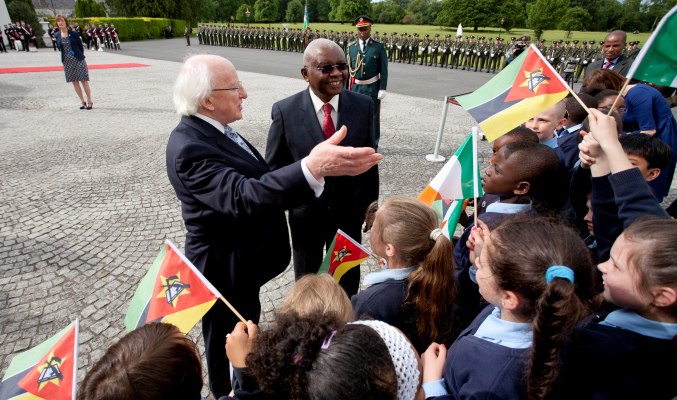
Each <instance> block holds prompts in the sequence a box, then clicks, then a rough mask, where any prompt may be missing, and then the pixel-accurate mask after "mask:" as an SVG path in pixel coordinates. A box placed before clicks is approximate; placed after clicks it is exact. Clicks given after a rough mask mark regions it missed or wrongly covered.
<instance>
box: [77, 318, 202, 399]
mask: <svg viewBox="0 0 677 400" xmlns="http://www.w3.org/2000/svg"><path fill="white" fill-rule="evenodd" d="M201 390H202V365H201V364H200V355H199V353H198V352H197V349H196V347H195V344H194V343H193V341H192V340H190V339H189V338H188V337H186V335H184V334H183V333H181V331H179V329H178V328H177V327H176V326H174V325H171V324H163V323H150V324H147V325H144V326H142V327H139V328H137V329H135V330H133V331H132V332H129V333H128V334H127V335H125V336H124V337H122V339H120V340H119V341H118V342H117V343H115V344H114V345H112V346H111V347H109V348H108V350H106V353H105V354H104V355H103V356H102V357H101V358H100V359H99V360H98V361H97V362H96V363H95V364H94V366H93V367H92V369H91V370H90V371H89V372H87V375H86V376H85V379H84V380H83V381H82V383H81V384H80V387H79V389H78V394H77V399H78V400H89V399H96V400H108V399H110V400H118V399H147V400H152V399H157V400H161V399H195V400H197V399H199V398H200V392H201Z"/></svg>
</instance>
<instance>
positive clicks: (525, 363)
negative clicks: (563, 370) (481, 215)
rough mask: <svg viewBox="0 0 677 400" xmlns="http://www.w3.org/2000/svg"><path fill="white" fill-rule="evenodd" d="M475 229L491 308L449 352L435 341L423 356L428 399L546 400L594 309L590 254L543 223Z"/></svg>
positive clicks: (480, 274) (566, 233)
mask: <svg viewBox="0 0 677 400" xmlns="http://www.w3.org/2000/svg"><path fill="white" fill-rule="evenodd" d="M478 226H479V228H478V229H477V230H475V232H474V233H473V235H472V236H473V240H474V245H475V247H474V267H475V268H476V269H477V283H478V285H479V290H480V293H481V295H482V297H484V299H485V300H486V301H487V302H489V303H490V305H489V306H488V307H486V308H485V309H484V310H483V311H482V312H481V313H480V314H479V315H478V316H477V318H476V319H475V320H474V321H473V322H472V324H470V326H469V327H468V328H466V329H465V330H464V331H463V332H462V333H461V334H460V336H459V338H458V339H457V340H456V342H454V344H453V345H452V346H451V348H450V349H449V351H448V354H447V351H446V347H444V346H443V345H438V344H436V343H433V344H432V345H431V346H430V347H429V348H428V350H427V351H426V353H425V354H424V355H423V360H424V376H423V382H424V389H425V391H426V398H428V397H435V396H443V395H449V394H451V395H452V396H451V397H452V398H465V399H473V398H501V399H524V398H528V399H543V398H545V397H546V396H547V395H548V394H549V392H550V388H551V387H552V385H553V384H554V383H555V382H556V381H557V379H558V371H559V368H560V359H561V355H560V349H561V348H562V345H563V344H564V343H565V342H566V341H567V338H568V336H569V334H570V332H571V331H572V329H573V327H574V325H576V324H577V323H578V322H580V321H581V320H582V319H583V318H584V317H585V316H587V315H589V314H590V312H591V311H592V309H594V308H595V307H596V305H597V301H596V299H597V297H598V296H597V295H596V293H595V290H594V281H593V276H594V268H593V265H592V261H591V259H590V255H589V252H588V251H587V250H586V249H587V248H586V246H585V243H583V241H582V240H581V239H580V238H579V237H578V235H577V234H576V233H575V232H574V231H573V230H571V229H570V228H567V227H565V226H563V225H561V224H558V223H555V222H551V221H548V220H545V219H540V218H539V219H534V218H533V217H532V218H527V217H516V218H514V219H511V220H509V221H506V222H504V223H503V224H501V225H500V226H499V227H497V228H496V229H494V230H493V231H491V232H489V230H488V228H487V227H486V225H484V224H483V223H481V221H480V223H479V224H478ZM442 377H444V379H441V378H442Z"/></svg>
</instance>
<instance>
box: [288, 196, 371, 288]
mask: <svg viewBox="0 0 677 400" xmlns="http://www.w3.org/2000/svg"><path fill="white" fill-rule="evenodd" d="M306 211H307V213H306V214H305V215H303V216H296V215H294V214H295V213H296V210H292V211H290V212H289V228H290V230H291V238H292V251H293V255H294V275H295V278H296V280H298V279H300V278H301V277H302V276H303V275H305V274H315V273H317V271H318V270H319V269H320V265H321V264H322V260H323V259H324V250H325V249H327V251H329V246H331V242H332V241H333V240H334V236H335V235H336V230H337V229H339V228H340V229H341V230H342V231H343V232H345V233H346V234H347V235H348V236H350V237H351V238H353V239H355V240H356V241H358V242H360V241H361V240H360V239H361V238H362V220H361V219H359V221H357V220H356V221H353V222H350V221H347V220H342V221H338V220H336V219H338V218H342V217H344V216H342V215H336V214H338V213H336V214H335V215H331V214H330V213H328V212H323V211H321V210H318V209H314V210H306ZM361 215H364V213H362V214H361ZM332 217H333V218H334V220H332ZM339 283H340V284H341V287H343V289H344V290H345V291H346V293H347V294H348V297H350V296H352V295H354V294H356V293H357V290H358V289H359V286H360V267H359V266H357V267H355V268H352V269H350V270H348V272H346V273H345V275H343V277H342V278H341V281H340V282H339Z"/></svg>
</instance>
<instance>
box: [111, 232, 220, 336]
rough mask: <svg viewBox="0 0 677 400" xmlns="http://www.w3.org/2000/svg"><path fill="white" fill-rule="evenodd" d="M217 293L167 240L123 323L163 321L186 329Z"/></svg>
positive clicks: (136, 324)
mask: <svg viewBox="0 0 677 400" xmlns="http://www.w3.org/2000/svg"><path fill="white" fill-rule="evenodd" d="M219 297H222V296H221V294H220V293H219V292H218V290H216V288H215V287H214V286H212V284H211V283H209V281H207V279H206V278H205V277H204V276H203V275H202V274H201V273H200V271H198V270H197V268H195V266H194V265H193V264H192V263H191V262H190V261H188V259H187V258H186V257H185V256H184V255H183V253H181V252H180V251H179V249H177V248H176V246H174V244H173V243H172V242H170V241H169V240H167V241H166V242H165V244H164V246H162V249H161V250H160V254H158V256H157V258H156V259H155V262H154V263H153V265H152V266H151V267H150V270H149V271H148V273H147V274H146V276H144V277H143V279H142V280H141V283H139V287H138V288H137V289H136V293H134V297H132V301H131V303H130V304H129V309H128V310H127V315H126V316H125V326H126V327H127V330H128V331H130V332H131V331H133V330H134V329H136V328H138V327H139V326H142V325H145V324H147V323H149V322H165V323H169V324H173V325H176V326H177V327H178V328H179V330H180V331H181V332H183V333H188V332H189V331H190V330H191V329H192V328H193V326H195V324H196V323H197V322H198V321H199V320H200V319H202V317H203V316H204V315H205V313H207V311H209V309H210V308H211V307H212V305H214V303H215V302H216V300H217V299H218V298H219Z"/></svg>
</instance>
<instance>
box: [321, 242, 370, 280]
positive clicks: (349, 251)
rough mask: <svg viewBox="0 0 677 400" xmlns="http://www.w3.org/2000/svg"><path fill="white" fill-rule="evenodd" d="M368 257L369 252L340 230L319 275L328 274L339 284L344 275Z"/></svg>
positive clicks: (323, 261) (326, 255) (325, 257)
mask: <svg viewBox="0 0 677 400" xmlns="http://www.w3.org/2000/svg"><path fill="white" fill-rule="evenodd" d="M368 257H369V250H367V249H365V248H364V247H362V245H361V244H359V243H357V242H356V241H355V240H353V239H352V238H351V237H350V236H348V235H346V234H345V232H343V231H342V230H340V229H339V230H338V231H336V236H334V240H333V241H332V242H331V246H329V250H327V254H325V256H324V260H322V265H320V270H319V271H317V273H318V274H325V273H328V274H329V275H331V276H333V277H334V280H335V281H336V282H338V281H340V280H341V277H342V276H343V274H345V273H346V272H348V270H349V269H352V268H355V267H357V266H358V265H360V264H361V263H362V261H364V260H366V259H367V258H368Z"/></svg>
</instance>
